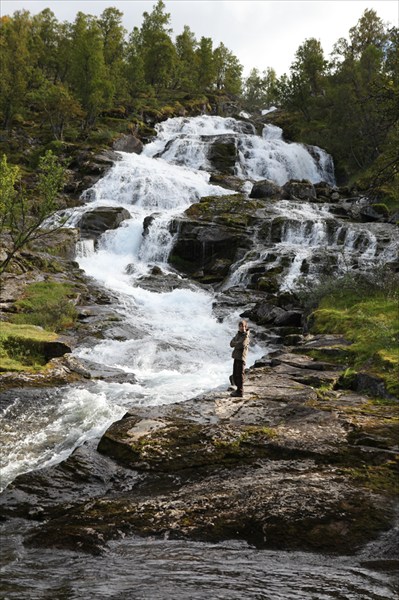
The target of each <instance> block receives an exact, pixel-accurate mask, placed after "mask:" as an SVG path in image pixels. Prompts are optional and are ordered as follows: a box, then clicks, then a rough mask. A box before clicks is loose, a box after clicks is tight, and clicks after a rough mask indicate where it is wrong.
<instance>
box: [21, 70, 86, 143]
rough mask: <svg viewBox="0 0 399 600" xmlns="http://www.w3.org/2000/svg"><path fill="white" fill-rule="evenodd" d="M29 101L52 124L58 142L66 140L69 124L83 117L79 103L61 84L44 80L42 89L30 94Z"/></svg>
mask: <svg viewBox="0 0 399 600" xmlns="http://www.w3.org/2000/svg"><path fill="white" fill-rule="evenodd" d="M29 100H30V102H31V103H32V105H33V106H34V107H35V108H36V110H38V112H40V113H42V114H43V116H44V120H45V121H46V122H48V123H49V124H50V126H51V130H52V132H53V135H54V138H55V139H56V140H61V141H62V140H63V139H64V130H65V127H66V126H67V125H68V123H70V122H71V121H73V120H74V119H77V118H82V117H83V111H82V108H81V106H80V104H79V102H78V101H77V100H76V98H74V96H73V95H72V94H71V92H70V90H69V89H68V87H66V86H65V85H63V84H62V83H60V82H58V83H50V81H48V80H47V79H44V80H43V81H42V83H41V85H40V87H39V88H38V89H36V90H34V91H33V92H31V93H30V94H29Z"/></svg>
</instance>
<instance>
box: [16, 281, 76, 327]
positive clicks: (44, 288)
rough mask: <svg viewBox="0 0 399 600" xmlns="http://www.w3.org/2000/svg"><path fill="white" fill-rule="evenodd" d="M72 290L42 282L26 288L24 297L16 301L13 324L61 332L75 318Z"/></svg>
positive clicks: (59, 284)
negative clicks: (24, 324)
mask: <svg viewBox="0 0 399 600" xmlns="http://www.w3.org/2000/svg"><path fill="white" fill-rule="evenodd" d="M71 295H73V291H72V288H71V287H70V286H68V285H65V284H61V283H56V282H50V281H44V282H39V283H33V284H31V285H30V286H28V287H27V289H26V292H25V294H24V297H23V298H22V299H20V300H17V302H16V303H15V307H16V309H17V311H18V312H17V314H15V315H14V316H13V318H12V322H13V323H18V324H21V323H26V324H31V325H38V326H40V327H43V328H44V329H47V330H49V331H61V330H62V329H65V328H67V327H70V326H71V325H73V323H74V322H75V321H76V318H77V312H76V308H75V306H74V304H73V303H72V302H71V299H70V297H71Z"/></svg>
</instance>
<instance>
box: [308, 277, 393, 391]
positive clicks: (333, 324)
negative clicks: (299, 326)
mask: <svg viewBox="0 0 399 600" xmlns="http://www.w3.org/2000/svg"><path fill="white" fill-rule="evenodd" d="M312 295H313V296H314V297H313V298H312V304H313V305H314V304H315V303H316V302H317V308H316V309H315V310H313V311H312V314H311V318H310V322H311V331H312V332H314V333H337V334H342V335H343V336H344V337H345V338H346V339H348V340H349V341H351V342H353V343H352V344H351V346H349V347H348V348H347V358H349V361H350V365H351V367H353V368H354V369H357V370H362V369H363V368H365V369H367V371H368V372H370V373H373V374H375V375H376V376H378V377H380V378H381V379H383V380H384V382H385V385H386V388H387V390H388V391H389V392H390V393H392V394H393V395H399V382H398V379H397V374H398V369H399V311H398V300H399V277H398V275H397V274H396V273H393V272H390V271H388V270H383V271H381V272H379V273H375V274H373V275H371V276H370V277H366V276H354V275H352V276H349V275H348V276H346V277H343V278H340V279H338V280H337V279H335V281H333V280H332V279H331V280H329V281H328V282H326V283H324V285H323V286H320V287H319V288H318V289H317V290H315V293H314V294H312ZM351 377H352V372H348V373H347V374H346V376H345V380H347V382H349V381H350V380H351Z"/></svg>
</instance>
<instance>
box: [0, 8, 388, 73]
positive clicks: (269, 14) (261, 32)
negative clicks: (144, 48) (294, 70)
mask: <svg viewBox="0 0 399 600" xmlns="http://www.w3.org/2000/svg"><path fill="white" fill-rule="evenodd" d="M164 1H165V4H166V11H167V12H169V13H170V15H171V22H172V27H173V31H174V34H175V35H177V34H179V33H181V32H182V31H183V27H184V25H188V26H189V27H190V29H191V30H192V31H193V32H194V34H195V36H196V38H197V39H200V38H201V37H202V36H204V37H211V38H212V39H213V41H214V46H217V45H218V44H219V43H220V42H223V43H224V44H225V46H227V47H228V48H229V50H231V51H232V52H233V54H235V56H237V58H238V59H239V61H240V62H241V64H242V65H243V66H244V75H247V74H248V73H249V71H250V69H251V68H252V67H256V68H258V69H259V70H260V71H263V70H265V69H267V67H273V68H274V69H275V70H276V71H277V74H278V75H282V74H283V73H284V72H288V70H289V67H290V65H291V63H292V62H293V60H294V58H295V52H296V50H297V49H298V47H299V46H300V44H302V43H303V42H304V41H305V39H307V38H310V37H315V38H316V39H318V40H320V42H321V45H322V47H323V49H324V53H325V55H326V56H327V57H328V55H329V54H330V52H331V51H332V48H333V45H334V43H335V42H336V41H337V40H338V39H339V38H340V37H345V38H347V37H348V33H349V29H350V28H351V27H353V26H354V25H356V23H357V22H358V20H359V18H360V17H361V16H362V14H363V12H364V11H365V10H366V9H374V10H375V11H376V12H377V15H378V16H379V17H380V18H381V19H383V21H387V22H389V23H391V24H392V25H398V2H397V0H370V1H364V0H307V1H305V0H164ZM155 4H156V0H124V1H123V0H114V1H113V0H109V1H102V0H79V1H75V0H69V1H64V0H48V1H47V2H45V1H41V0H40V1H39V0H16V1H11V0H2V1H1V14H2V15H4V14H12V13H13V12H14V11H15V10H21V9H25V10H29V11H30V12H31V13H32V14H36V13H37V12H40V11H41V10H43V9H44V8H50V9H51V10H52V11H53V12H54V14H55V15H56V17H57V19H59V20H60V21H73V20H74V19H75V15H76V13H77V12H78V11H82V12H84V13H88V14H94V15H99V14H101V13H102V11H103V10H104V9H105V8H107V7H109V6H113V7H116V8H118V9H119V10H121V11H122V12H123V13H124V26H125V27H126V29H127V30H128V31H129V32H130V31H131V30H132V29H133V27H135V26H140V25H141V22H142V15H143V12H144V11H147V12H151V10H152V7H153V6H154V5H155Z"/></svg>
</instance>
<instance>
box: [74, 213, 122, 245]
mask: <svg viewBox="0 0 399 600" xmlns="http://www.w3.org/2000/svg"><path fill="white" fill-rule="evenodd" d="M126 219H130V213H129V211H127V210H126V208H122V207H121V206H115V207H114V206H99V207H98V208H95V209H93V210H88V211H87V212H85V213H84V214H83V215H82V218H81V219H80V222H79V228H80V231H81V234H82V237H91V238H94V239H96V238H98V237H99V236H100V235H101V234H102V233H104V232H105V231H107V230H108V229H116V228H117V227H119V225H120V224H121V223H122V222H123V221H125V220H126Z"/></svg>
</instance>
